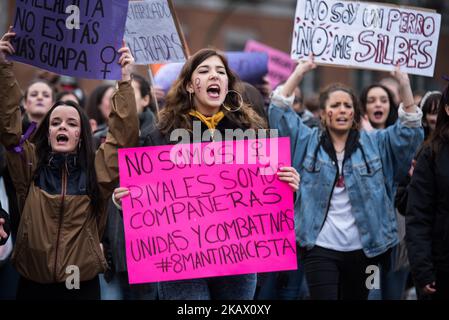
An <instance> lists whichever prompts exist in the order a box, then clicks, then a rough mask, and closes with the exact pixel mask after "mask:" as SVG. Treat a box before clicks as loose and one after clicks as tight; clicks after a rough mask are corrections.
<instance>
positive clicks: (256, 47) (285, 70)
mask: <svg viewBox="0 0 449 320" xmlns="http://www.w3.org/2000/svg"><path fill="white" fill-rule="evenodd" d="M245 51H246V52H266V53H267V54H268V81H269V82H270V85H271V89H274V88H276V87H277V86H278V85H279V84H280V83H281V82H284V81H286V80H287V79H288V77H289V76H290V74H291V73H292V72H293V69H294V68H295V63H294V61H293V60H292V59H291V58H290V55H288V54H287V53H285V52H282V51H280V50H277V49H275V48H272V47H270V46H267V45H265V44H263V43H260V42H257V41H255V40H248V41H247V42H246V45H245Z"/></svg>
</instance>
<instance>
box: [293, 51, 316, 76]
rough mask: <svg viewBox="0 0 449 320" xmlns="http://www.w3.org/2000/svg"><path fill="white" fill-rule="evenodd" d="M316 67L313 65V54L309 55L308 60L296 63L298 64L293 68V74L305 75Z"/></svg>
mask: <svg viewBox="0 0 449 320" xmlns="http://www.w3.org/2000/svg"><path fill="white" fill-rule="evenodd" d="M316 67H317V65H316V64H315V59H314V56H313V54H310V55H309V59H307V60H301V61H298V64H297V65H296V68H295V71H294V72H295V73H298V74H301V75H305V74H306V73H307V72H309V71H311V70H313V69H315V68H316Z"/></svg>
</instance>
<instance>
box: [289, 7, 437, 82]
mask: <svg viewBox="0 0 449 320" xmlns="http://www.w3.org/2000/svg"><path fill="white" fill-rule="evenodd" d="M440 26H441V15H440V14H438V13H436V12H434V11H429V10H428V9H420V8H406V7H400V6H395V5H392V4H386V5H382V4H379V3H370V2H366V1H363V2H361V1H350V0H347V1H340V0H326V1H324V0H297V7H296V14H295V22H294V29H293V39H292V49H291V56H292V58H293V59H306V58H307V57H308V56H309V54H313V55H314V57H315V61H316V62H317V63H325V64H332V65H340V66H345V67H348V66H350V67H357V68H364V69H374V70H383V71H391V70H394V69H395V67H396V65H399V66H400V67H401V70H402V71H405V72H407V73H410V74H416V75H421V76H428V77H432V76H433V73H434V69H435V61H436V55H437V50H438V39H439V33H440Z"/></svg>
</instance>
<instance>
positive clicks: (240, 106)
mask: <svg viewBox="0 0 449 320" xmlns="http://www.w3.org/2000/svg"><path fill="white" fill-rule="evenodd" d="M229 92H234V93H236V94H237V95H238V97H239V100H240V103H239V107H238V108H237V109H232V108H230V107H228V106H227V105H225V104H224V102H223V108H225V109H226V110H228V111H229V112H237V111H239V110H240V109H241V108H242V107H243V103H244V101H243V97H242V95H241V94H240V93H239V92H238V91H235V90H228V92H227V93H226V95H228V93H229ZM225 99H226V98H225Z"/></svg>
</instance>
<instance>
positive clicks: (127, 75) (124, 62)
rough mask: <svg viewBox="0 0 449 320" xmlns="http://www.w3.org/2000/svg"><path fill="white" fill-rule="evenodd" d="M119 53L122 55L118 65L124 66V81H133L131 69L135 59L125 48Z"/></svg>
mask: <svg viewBox="0 0 449 320" xmlns="http://www.w3.org/2000/svg"><path fill="white" fill-rule="evenodd" d="M118 53H120V58H119V59H118V63H119V64H120V65H121V66H122V80H123V81H129V80H131V68H132V65H133V64H134V57H133V56H132V54H131V51H130V50H129V48H128V47H125V46H123V47H122V48H120V49H119V50H118Z"/></svg>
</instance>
